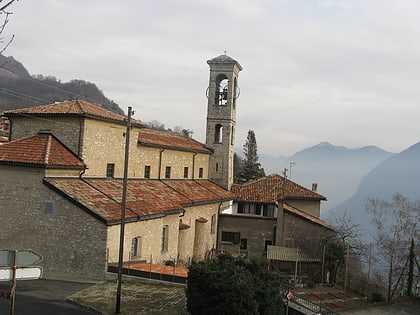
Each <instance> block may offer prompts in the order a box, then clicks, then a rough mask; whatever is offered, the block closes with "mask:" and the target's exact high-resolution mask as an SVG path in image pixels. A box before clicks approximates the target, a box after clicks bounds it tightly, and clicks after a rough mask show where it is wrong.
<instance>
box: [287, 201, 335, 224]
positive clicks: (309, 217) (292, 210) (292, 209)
mask: <svg viewBox="0 0 420 315" xmlns="http://www.w3.org/2000/svg"><path fill="white" fill-rule="evenodd" d="M283 209H285V210H286V211H288V212H290V213H293V214H295V215H297V216H299V217H302V218H304V219H306V220H308V221H311V222H313V223H316V224H318V225H322V226H323V227H326V228H328V229H330V230H335V229H334V227H333V226H331V225H329V224H328V223H327V222H325V221H324V220H321V219H319V218H317V217H314V216H312V215H310V214H308V213H306V212H303V211H301V210H299V209H297V208H295V207H293V206H291V205H289V204H287V203H284V204H283Z"/></svg>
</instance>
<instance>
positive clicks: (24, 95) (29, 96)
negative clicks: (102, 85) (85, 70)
mask: <svg viewBox="0 0 420 315" xmlns="http://www.w3.org/2000/svg"><path fill="white" fill-rule="evenodd" d="M6 64H7V63H5V64H3V65H0V68H2V69H5V70H7V71H9V72H11V73H13V74H15V75H16V76H18V78H19V79H23V80H27V81H30V82H33V83H36V84H39V85H42V86H46V87H48V88H51V89H54V90H56V91H60V92H63V93H68V94H71V95H73V96H76V97H79V98H81V99H83V100H87V101H90V102H92V103H96V104H103V103H102V102H99V100H98V99H93V98H91V97H89V96H86V95H81V94H78V93H76V92H73V91H69V90H65V89H63V88H60V87H58V86H56V85H52V84H48V83H46V82H43V81H40V79H34V78H32V77H29V78H28V77H20V76H19V75H18V74H17V73H15V72H14V71H12V70H10V69H6V68H5V67H4V66H5V65H6ZM74 81H77V79H75V80H74ZM79 81H83V82H85V83H90V82H87V81H84V80H79ZM57 83H59V84H63V83H61V82H57ZM69 83H71V81H70V82H69ZM91 84H92V85H94V86H95V87H96V88H97V89H98V87H97V86H96V84H94V83H91ZM98 90H99V89H98ZM16 93H18V92H16ZM19 94H20V96H16V97H20V98H23V99H25V97H26V99H28V98H34V99H38V100H41V99H39V98H36V97H34V96H31V95H28V94H24V93H19ZM103 97H104V98H106V96H105V95H103ZM42 102H50V101H48V100H42ZM104 103H105V104H108V105H112V104H113V101H106V102H104Z"/></svg>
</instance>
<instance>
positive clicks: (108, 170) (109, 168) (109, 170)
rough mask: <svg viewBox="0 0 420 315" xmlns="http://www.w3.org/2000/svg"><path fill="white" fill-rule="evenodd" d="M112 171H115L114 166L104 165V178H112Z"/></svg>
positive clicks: (111, 164) (112, 164)
mask: <svg viewBox="0 0 420 315" xmlns="http://www.w3.org/2000/svg"><path fill="white" fill-rule="evenodd" d="M114 171H115V164H114V163H108V164H107V165H106V177H107V178H114Z"/></svg>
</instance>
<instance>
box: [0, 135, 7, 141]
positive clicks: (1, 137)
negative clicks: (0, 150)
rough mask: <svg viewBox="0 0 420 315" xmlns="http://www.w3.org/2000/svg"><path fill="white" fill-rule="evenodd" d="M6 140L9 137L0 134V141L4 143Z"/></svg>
mask: <svg viewBox="0 0 420 315" xmlns="http://www.w3.org/2000/svg"><path fill="white" fill-rule="evenodd" d="M8 141H9V138H7V137H5V136H0V142H1V143H5V142H8Z"/></svg>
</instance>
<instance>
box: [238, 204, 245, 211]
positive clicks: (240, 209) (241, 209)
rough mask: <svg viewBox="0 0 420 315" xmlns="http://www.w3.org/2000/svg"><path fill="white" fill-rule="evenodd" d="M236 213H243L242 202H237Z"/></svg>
mask: <svg viewBox="0 0 420 315" xmlns="http://www.w3.org/2000/svg"><path fill="white" fill-rule="evenodd" d="M238 213H244V204H243V203H242V202H238Z"/></svg>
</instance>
